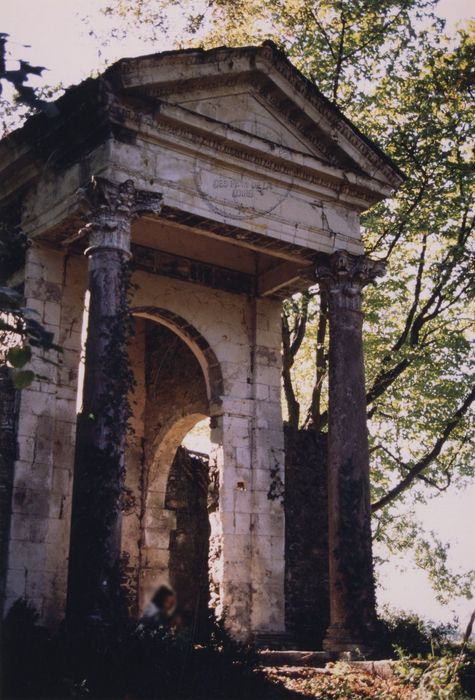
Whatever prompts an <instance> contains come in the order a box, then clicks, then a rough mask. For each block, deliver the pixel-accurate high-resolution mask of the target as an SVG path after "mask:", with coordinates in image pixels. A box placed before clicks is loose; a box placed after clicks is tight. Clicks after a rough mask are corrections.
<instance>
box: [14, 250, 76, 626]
mask: <svg viewBox="0 0 475 700" xmlns="http://www.w3.org/2000/svg"><path fill="white" fill-rule="evenodd" d="M84 291H85V265H84V261H83V260H77V259H73V258H69V257H67V256H65V255H64V254H63V253H61V252H58V251H55V250H52V249H49V248H46V247H42V246H40V245H37V244H33V245H32V246H31V247H30V248H29V249H28V251H27V255H26V264H25V277H24V294H25V306H27V307H28V308H30V309H33V310H34V311H36V314H37V315H36V318H37V319H38V320H39V321H40V322H42V323H43V324H44V326H45V328H46V329H47V330H49V331H51V332H52V333H53V336H54V342H55V343H58V344H59V345H61V346H62V348H63V351H62V352H61V353H55V352H52V351H50V352H48V354H47V355H46V354H45V352H44V351H41V350H38V349H36V350H35V351H34V356H33V359H32V362H31V364H30V365H29V366H30V367H31V369H33V370H34V371H35V372H36V373H37V378H36V380H35V381H34V382H33V383H32V384H31V386H29V387H28V388H27V389H24V390H23V391H22V392H21V395H20V400H19V409H18V455H17V460H16V463H15V471H14V480H13V492H12V506H11V511H12V517H11V527H10V542H9V547H8V561H7V576H6V592H5V607H6V608H8V607H9V606H10V605H11V604H12V603H13V602H14V601H15V600H16V599H17V598H19V597H20V596H23V595H26V596H27V597H28V599H29V600H30V602H31V603H32V604H33V605H35V607H36V608H37V610H38V611H39V613H40V614H41V616H42V619H43V620H44V621H45V622H46V623H50V624H54V623H57V622H59V621H60V620H61V618H62V615H63V611H64V605H65V600H66V587H67V562H68V553H69V527H70V508H71V494H72V475H73V465H74V443H75V431H76V401H77V380H78V366H79V357H80V351H81V326H82V317H83V304H84Z"/></svg>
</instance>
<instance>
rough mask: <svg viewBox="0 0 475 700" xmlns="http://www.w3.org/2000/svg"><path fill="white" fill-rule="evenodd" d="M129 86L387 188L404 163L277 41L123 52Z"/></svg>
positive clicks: (121, 79) (118, 74)
mask: <svg viewBox="0 0 475 700" xmlns="http://www.w3.org/2000/svg"><path fill="white" fill-rule="evenodd" d="M108 73H109V75H110V76H111V78H112V79H113V82H114V84H115V86H117V87H119V86H120V89H121V90H122V91H123V93H124V94H128V95H133V96H136V97H140V96H142V97H145V98H147V99H149V100H150V99H152V100H157V101H158V102H160V103H165V104H171V105H176V106H179V107H181V108H183V109H186V110H187V111H188V112H191V113H194V114H196V115H200V116H201V117H205V118H207V119H209V120H212V121H213V122H214V123H216V124H218V125H219V124H225V125H227V126H228V127H229V128H230V129H236V130H238V131H242V132H245V133H248V134H250V135H251V136H253V137H257V138H258V139H262V140H264V141H267V142H269V143H274V144H275V145H276V147H277V149H278V148H279V147H283V148H286V149H288V150H289V151H294V152H297V153H301V154H305V155H308V156H313V157H314V158H317V159H319V160H320V161H321V162H322V163H324V164H327V165H330V166H332V167H333V168H336V169H340V171H341V172H342V173H344V172H352V173H355V174H356V175H357V176H363V177H366V178H370V179H372V180H374V181H375V182H380V183H381V185H382V191H381V194H382V197H381V198H383V197H386V196H387V194H388V190H387V188H388V187H389V188H395V187H397V186H399V185H400V184H401V182H402V181H403V179H404V176H403V174H402V173H401V172H400V171H399V170H398V168H397V166H396V165H395V164H394V163H393V162H392V161H391V160H390V158H389V157H388V156H386V155H385V154H384V153H383V152H382V151H381V150H380V149H379V148H378V146H377V145H376V144H374V143H373V142H372V141H371V140H370V139H368V138H367V137H365V136H364V135H363V134H361V133H360V132H359V130H358V129H357V128H356V127H355V126H354V125H353V124H352V123H351V122H350V121H349V120H348V119H347V118H346V117H345V116H344V115H343V114H342V113H341V112H340V111H339V110H338V109H337V107H335V105H333V104H332V103H331V102H330V101H329V100H328V99H327V98H325V97H324V96H323V95H322V94H321V93H320V92H319V90H318V88H317V87H316V86H315V85H314V84H312V83H310V81H308V80H307V79H306V78H305V77H304V76H303V75H302V74H301V73H300V72H299V71H298V70H297V69H296V68H295V67H294V66H292V64H291V63H290V62H289V61H288V59H287V58H286V57H285V55H284V54H283V53H282V52H280V51H279V50H278V49H277V48H276V47H275V46H274V45H273V44H271V43H270V42H265V44H264V45H262V46H258V47H255V46H254V47H244V48H237V49H231V48H227V47H222V48H218V49H211V50H208V51H203V50H201V49H198V50H195V49H190V50H183V51H171V52H165V53H162V54H153V55H150V56H143V57H139V58H133V59H123V60H122V61H119V62H118V63H117V64H116V65H115V66H112V67H111V69H109V71H108Z"/></svg>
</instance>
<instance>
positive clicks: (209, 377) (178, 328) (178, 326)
mask: <svg viewBox="0 0 475 700" xmlns="http://www.w3.org/2000/svg"><path fill="white" fill-rule="evenodd" d="M131 313H132V314H133V315H134V316H138V317H141V318H148V319H150V320H151V321H155V322H156V323H161V324H162V325H164V326H166V327H167V328H169V329H170V330H172V331H173V332H174V333H176V335H178V337H179V338H181V339H182V340H183V341H184V342H185V343H186V344H187V345H188V347H189V348H190V350H191V351H192V352H193V354H194V355H195V357H196V359H197V360H198V362H199V363H200V365H201V369H202V370H203V375H204V378H205V382H206V388H207V392H208V399H209V402H210V406H211V407H212V406H213V404H216V403H218V404H219V403H220V402H221V396H222V394H223V391H224V382H223V374H222V371H221V365H220V364H219V362H218V358H217V357H216V354H215V352H214V350H213V349H212V348H211V346H210V344H209V343H208V341H207V340H206V338H205V337H204V336H203V335H202V334H201V333H200V332H199V331H198V330H197V329H196V328H195V327H194V326H193V325H192V324H191V323H189V322H188V321H187V320H186V319H184V318H183V317H182V316H179V315H178V314H176V313H175V312H173V311H170V310H169V309H164V308H160V307H156V306H138V307H135V308H133V309H131Z"/></svg>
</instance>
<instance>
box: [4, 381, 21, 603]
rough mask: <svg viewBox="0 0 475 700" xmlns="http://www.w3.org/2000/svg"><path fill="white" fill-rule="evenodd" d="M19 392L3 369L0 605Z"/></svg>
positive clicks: (8, 529)
mask: <svg viewBox="0 0 475 700" xmlns="http://www.w3.org/2000/svg"><path fill="white" fill-rule="evenodd" d="M16 422H17V392H16V391H15V388H14V386H13V383H12V381H11V377H10V371H9V369H8V368H7V367H0V601H1V602H3V600H4V596H5V584H6V567H7V553H8V543H9V538H10V528H11V523H10V520H11V507H12V492H13V478H14V465H15V458H16V456H17V451H18V447H17V435H16V428H17V425H16Z"/></svg>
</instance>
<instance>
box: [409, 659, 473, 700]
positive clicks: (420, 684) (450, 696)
mask: <svg viewBox="0 0 475 700" xmlns="http://www.w3.org/2000/svg"><path fill="white" fill-rule="evenodd" d="M471 668H473V660H472V661H470V660H469V659H467V657H466V656H464V655H463V654H458V655H455V654H446V655H444V656H440V657H431V658H430V659H429V660H428V662H427V663H414V661H413V660H412V659H410V658H406V657H403V658H402V659H401V661H400V662H399V663H398V665H397V666H396V672H397V674H398V676H399V677H400V678H402V679H403V680H404V681H405V682H406V683H409V684H410V685H411V686H413V687H415V688H416V690H415V691H414V692H413V694H412V696H411V697H413V698H414V700H418V699H420V700H469V699H470V698H471V697H473V695H472V694H471V693H470V694H469V693H468V692H467V690H466V687H465V686H467V685H468V683H467V672H468V671H470V669H471ZM464 681H465V682H464Z"/></svg>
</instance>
